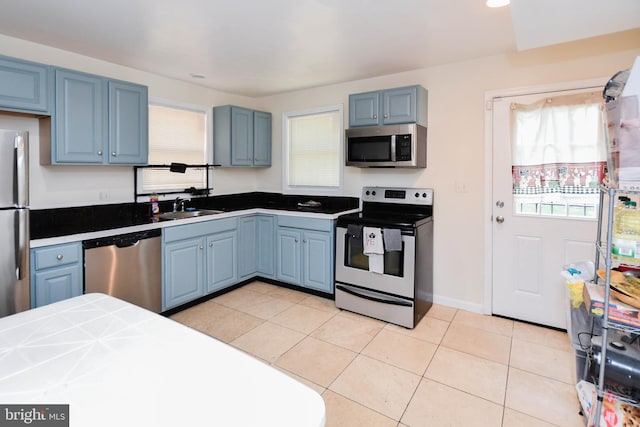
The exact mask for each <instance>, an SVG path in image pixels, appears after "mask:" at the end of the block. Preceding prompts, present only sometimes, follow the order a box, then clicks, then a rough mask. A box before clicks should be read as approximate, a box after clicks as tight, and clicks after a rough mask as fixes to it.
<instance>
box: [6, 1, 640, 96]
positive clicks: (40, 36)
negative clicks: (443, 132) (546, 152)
mask: <svg viewBox="0 0 640 427" xmlns="http://www.w3.org/2000/svg"><path fill="white" fill-rule="evenodd" d="M540 1H546V2H547V3H548V5H546V6H545V7H543V8H541V7H539V6H535V5H536V4H538V5H539V2H540ZM589 2H594V4H595V3H598V4H600V3H601V4H606V5H610V4H612V2H611V0H563V1H562V2H558V1H557V0H512V5H511V6H508V7H504V8H499V9H490V8H487V7H486V6H485V4H484V0H454V1H451V0H393V1H381V0H262V1H260V0H253V1H252V0H244V1H242V0H180V1H177V0H108V1H78V0H56V1H41V0H0V10H1V11H2V13H0V33H1V34H5V35H7V36H11V37H16V38H20V39H24V40H28V41H32V42H36V43H40V44H44V45H48V46H52V47H56V48H60V49H63V50H67V51H71V52H76V53H79V54H82V55H86V56H90V57H94V58H98V59H102V60H105V61H109V62H112V63H116V64H121V65H124V66H128V67H132V68H136V69H139V70H144V71H149V72H153V73H156V74H159V75H163V76H167V77H172V78H175V79H179V80H185V81H191V82H193V83H196V84H199V85H203V86H207V87H211V88H214V89H218V90H222V91H225V92H230V93H235V94H240V95H247V96H254V97H257V96H264V95H269V94H275V93H281V92H287V91H292V90H297V89H302V88H308V87H314V86H322V85H326V84H332V83H339V82H345V81H350V80H358V79H364V78H369V77H375V76H380V75H385V74H392V73H398V72H403V71H409V70H415V69H420V68H426V67H431V66H436V65H442V64H447V63H453V62H459V61H464V60H468V59H473V58H479V57H485V56H490V55H496V54H505V53H512V52H516V51H517V50H518V47H520V49H522V48H525V49H528V48H532V47H538V46H544V45H549V44H553V43H559V42H565V41H569V40H574V39H577V38H585V37H589V36H593V35H599V32H600V33H602V34H604V33H607V32H614V31H621V30H626V29H629V28H626V27H624V26H623V27H622V28H614V29H610V28H608V27H607V28H606V29H605V30H604V32H602V31H599V30H598V29H599V28H601V27H602V26H601V25H591V24H590V23H591V22H594V20H600V21H599V22H603V16H602V11H601V10H600V9H602V8H593V9H594V13H584V11H585V10H590V8H589V7H588V6H587V5H586V3H589ZM614 3H615V4H616V9H615V10H614V11H613V13H615V14H616V15H617V16H618V17H619V16H630V17H631V22H632V24H631V25H632V27H631V28H633V27H640V1H638V0H616V2H614ZM558 4H561V5H563V6H558ZM619 4H622V5H623V6H624V7H628V8H629V9H630V13H625V11H624V7H623V9H622V10H621V9H620V7H619ZM532 5H534V6H532ZM564 5H566V6H567V7H566V8H565V10H563V11H560V12H559V13H553V14H551V15H553V16H555V17H556V18H558V17H559V18H562V17H564V18H568V19H569V20H570V21H571V22H574V21H578V22H580V23H581V24H578V25H577V26H578V27H579V29H580V31H574V30H570V31H567V30H566V29H565V28H564V27H565V26H561V27H562V28H563V31H562V34H560V35H559V36H558V37H556V38H554V36H553V34H554V29H553V28H548V27H549V26H547V27H545V28H544V30H545V31H544V36H545V37H543V38H542V39H541V40H539V39H540V37H538V36H537V35H536V34H540V33H541V31H540V26H536V25H535V23H537V22H538V20H539V21H542V22H547V21H548V16H549V15H550V14H549V10H550V9H549V8H552V9H553V10H554V11H556V10H557V9H558V8H559V7H564ZM575 6H577V7H578V9H579V10H580V11H582V12H581V13H579V14H577V13H576V9H575V8H574V7H575ZM634 14H635V15H634ZM512 15H514V19H513V20H512ZM576 15H580V16H578V17H577V18H576ZM516 18H517V20H516ZM605 18H606V17H605ZM583 20H584V21H583ZM516 21H518V26H515V23H516ZM613 21H617V19H614V20H613ZM554 22H555V21H554ZM607 22H608V21H607ZM530 24H532V25H530ZM625 25H626V26H627V27H628V24H625ZM530 27H532V28H530ZM519 28H525V30H524V31H519ZM514 29H515V31H514ZM585 30H586V31H585ZM549 33H551V36H550V35H549ZM565 33H568V34H565ZM576 34H577V36H576ZM522 46H524V47H522ZM193 74H196V75H200V76H202V77H201V78H194V77H192V75H193Z"/></svg>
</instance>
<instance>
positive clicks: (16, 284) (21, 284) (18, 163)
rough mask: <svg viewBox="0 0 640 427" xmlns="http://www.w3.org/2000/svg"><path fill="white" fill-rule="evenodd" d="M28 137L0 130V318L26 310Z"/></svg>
mask: <svg viewBox="0 0 640 427" xmlns="http://www.w3.org/2000/svg"><path fill="white" fill-rule="evenodd" d="M28 151H29V134H28V132H21V131H10V130H0V317H4V316H7V315H9V314H13V313H17V312H19V311H24V310H28V309H29V307H30V305H31V302H30V299H31V292H30V285H29V153H28Z"/></svg>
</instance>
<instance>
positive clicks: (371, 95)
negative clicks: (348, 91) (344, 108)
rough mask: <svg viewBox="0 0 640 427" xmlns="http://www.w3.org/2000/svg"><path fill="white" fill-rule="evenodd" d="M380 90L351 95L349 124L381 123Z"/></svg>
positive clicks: (371, 124)
mask: <svg viewBox="0 0 640 427" xmlns="http://www.w3.org/2000/svg"><path fill="white" fill-rule="evenodd" d="M379 112H380V91H375V92H365V93H356V94H354V95H349V126H376V125H379V124H380V120H379V119H378V114H379Z"/></svg>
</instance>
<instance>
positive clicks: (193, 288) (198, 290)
mask: <svg viewBox="0 0 640 427" xmlns="http://www.w3.org/2000/svg"><path fill="white" fill-rule="evenodd" d="M163 258H164V259H163V263H162V264H163V266H164V272H163V275H162V283H163V292H162V309H163V310H167V309H169V308H171V307H175V306H178V305H180V304H184V303H187V302H189V301H193V300H194V299H196V298H199V297H201V296H202V295H204V265H205V264H204V238H202V237H197V238H191V239H185V240H179V241H176V242H171V243H166V244H165V245H164V248H163Z"/></svg>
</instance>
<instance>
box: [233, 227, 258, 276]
mask: <svg viewBox="0 0 640 427" xmlns="http://www.w3.org/2000/svg"><path fill="white" fill-rule="evenodd" d="M257 224H258V221H257V215H249V216H244V217H241V218H238V276H239V277H240V279H245V278H248V277H251V276H255V274H256V272H257V271H258V265H257V260H258V247H257V240H256V237H257V236H256V233H257Z"/></svg>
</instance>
